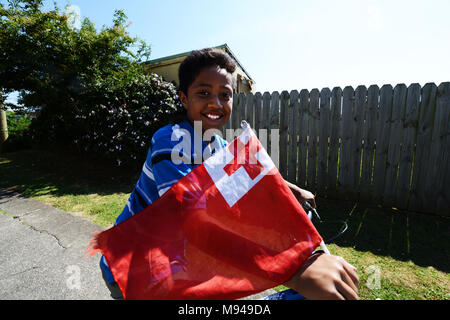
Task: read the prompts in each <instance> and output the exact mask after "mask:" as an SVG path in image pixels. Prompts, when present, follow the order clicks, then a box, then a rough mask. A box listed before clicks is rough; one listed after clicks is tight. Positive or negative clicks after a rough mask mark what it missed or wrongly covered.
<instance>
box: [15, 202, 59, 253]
mask: <svg viewBox="0 0 450 320" xmlns="http://www.w3.org/2000/svg"><path fill="white" fill-rule="evenodd" d="M39 210H41V209H36V210H32V211H29V212H26V213H24V214H23V215H22V216H14V217H13V218H14V219H15V220H19V221H20V222H21V223H22V224H24V225H26V226H27V227H29V228H30V229H31V230H33V231H37V232H39V233H45V234H48V235H49V236H51V237H53V238H54V239H55V240H56V242H57V243H58V245H59V246H60V247H61V248H63V249H68V247H66V246H64V245H63V244H62V243H61V240H60V239H59V238H58V237H57V236H56V235H54V234H53V233H51V232H49V231H48V230H44V229H38V228H36V227H35V226H33V225H31V224H29V223H27V222H26V221H25V220H23V219H22V217H25V216H26V215H28V214H30V213H33V212H36V211H39Z"/></svg>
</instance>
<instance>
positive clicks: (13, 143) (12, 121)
mask: <svg viewBox="0 0 450 320" xmlns="http://www.w3.org/2000/svg"><path fill="white" fill-rule="evenodd" d="M6 122H7V125H8V139H7V140H6V141H5V143H4V144H3V146H2V151H4V152H11V151H16V150H20V149H25V148H29V147H30V146H31V137H30V135H29V126H30V123H31V118H30V117H29V116H28V115H26V114H24V115H23V114H22V115H21V114H16V113H14V112H11V111H6Z"/></svg>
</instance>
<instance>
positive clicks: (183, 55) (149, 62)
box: [144, 43, 254, 82]
mask: <svg viewBox="0 0 450 320" xmlns="http://www.w3.org/2000/svg"><path fill="white" fill-rule="evenodd" d="M215 48H217V49H222V50H225V51H226V52H227V53H228V54H229V55H230V56H231V57H232V58H233V59H234V60H235V61H236V63H237V64H238V66H239V68H241V70H242V71H244V73H245V75H246V76H247V77H248V78H249V79H250V80H251V81H253V82H254V80H253V79H252V77H251V76H250V75H249V74H248V72H247V71H246V70H245V68H244V67H243V66H242V64H241V63H240V62H239V60H238V59H237V58H236V56H235V55H234V54H233V52H232V51H231V50H230V47H228V45H227V44H226V43H225V44H222V45H220V46H217V47H215ZM191 52H192V51H188V52H183V53H179V54H174V55H171V56H166V57H162V58H158V59H153V60H149V61H147V62H144V64H149V65H154V64H158V63H161V62H163V61H166V60H172V59H176V58H181V57H185V56H188V55H189V54H190V53H191Z"/></svg>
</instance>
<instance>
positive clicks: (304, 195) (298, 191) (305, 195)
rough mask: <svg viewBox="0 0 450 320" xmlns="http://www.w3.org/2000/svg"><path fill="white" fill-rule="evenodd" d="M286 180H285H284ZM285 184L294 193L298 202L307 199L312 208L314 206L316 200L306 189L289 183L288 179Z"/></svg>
mask: <svg viewBox="0 0 450 320" xmlns="http://www.w3.org/2000/svg"><path fill="white" fill-rule="evenodd" d="M285 181H286V180H285ZM286 184H287V185H288V187H289V189H291V191H292V193H293V194H294V196H295V197H296V198H297V200H298V202H300V204H301V203H302V202H303V201H305V200H307V201H308V202H309V203H310V204H311V205H312V207H313V208H315V207H316V200H315V197H314V195H313V194H312V193H311V192H309V191H308V190H305V189H302V188H300V187H299V186H297V185H295V184H293V183H290V182H289V181H286Z"/></svg>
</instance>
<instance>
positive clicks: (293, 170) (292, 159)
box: [288, 90, 299, 184]
mask: <svg viewBox="0 0 450 320" xmlns="http://www.w3.org/2000/svg"><path fill="white" fill-rule="evenodd" d="M298 119H299V101H298V91H297V90H292V91H291V93H290V100H289V113H288V136H289V149H288V150H289V160H288V180H289V181H290V182H292V183H294V184H296V183H297V181H296V180H297V149H298V142H297V136H298V132H297V131H298V130H297V122H298Z"/></svg>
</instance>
